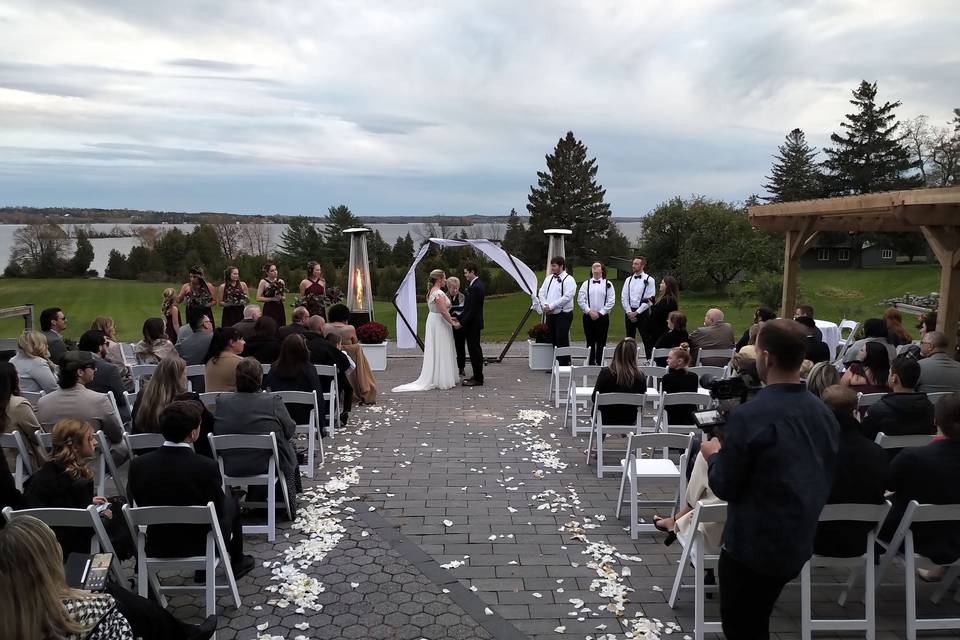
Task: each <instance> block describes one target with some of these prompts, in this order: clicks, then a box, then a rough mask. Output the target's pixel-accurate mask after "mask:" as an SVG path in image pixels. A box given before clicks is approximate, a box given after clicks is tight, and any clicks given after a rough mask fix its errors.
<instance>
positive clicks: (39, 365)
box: [10, 331, 57, 393]
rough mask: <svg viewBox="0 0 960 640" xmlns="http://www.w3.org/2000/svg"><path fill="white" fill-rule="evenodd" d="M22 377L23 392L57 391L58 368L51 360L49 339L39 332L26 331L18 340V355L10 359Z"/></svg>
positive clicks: (21, 386)
mask: <svg viewBox="0 0 960 640" xmlns="http://www.w3.org/2000/svg"><path fill="white" fill-rule="evenodd" d="M10 362H11V364H13V366H15V367H16V368H17V374H19V376H20V388H21V389H22V390H23V391H32V392H36V391H44V392H47V393H50V392H51V391H56V389H57V366H56V365H55V364H53V361H51V360H50V350H49V349H48V348H47V338H46V336H44V335H43V334H42V333H40V332H39V331H24V332H23V333H21V334H20V337H19V338H17V354H16V355H15V356H13V357H12V358H10Z"/></svg>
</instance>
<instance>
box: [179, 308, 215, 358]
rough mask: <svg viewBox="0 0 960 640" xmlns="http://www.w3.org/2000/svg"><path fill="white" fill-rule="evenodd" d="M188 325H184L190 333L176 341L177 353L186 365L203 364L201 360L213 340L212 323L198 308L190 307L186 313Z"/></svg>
mask: <svg viewBox="0 0 960 640" xmlns="http://www.w3.org/2000/svg"><path fill="white" fill-rule="evenodd" d="M187 319H188V320H189V324H187V325H184V326H185V327H187V328H189V329H190V332H189V333H187V334H186V335H184V336H182V337H180V339H178V340H177V345H176V349H177V353H179V354H180V357H181V358H183V359H184V360H185V361H186V363H187V364H188V365H193V364H203V359H204V358H205V357H206V356H207V351H208V350H209V349H210V341H211V340H213V322H211V320H210V318H209V317H208V316H207V315H206V314H204V313H203V310H202V309H200V308H199V307H190V309H189V310H188V311H187Z"/></svg>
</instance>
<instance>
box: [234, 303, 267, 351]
mask: <svg viewBox="0 0 960 640" xmlns="http://www.w3.org/2000/svg"><path fill="white" fill-rule="evenodd" d="M262 315H263V311H261V310H260V305H258V304H248V305H247V306H245V307H244V308H243V320H241V321H240V322H238V323H237V324H235V325H233V328H234V329H236V330H237V331H239V332H240V335H242V336H243V339H244V340H246V341H247V342H249V341H250V338H252V337H253V332H254V325H255V324H256V323H257V320H259V319H260V316H262Z"/></svg>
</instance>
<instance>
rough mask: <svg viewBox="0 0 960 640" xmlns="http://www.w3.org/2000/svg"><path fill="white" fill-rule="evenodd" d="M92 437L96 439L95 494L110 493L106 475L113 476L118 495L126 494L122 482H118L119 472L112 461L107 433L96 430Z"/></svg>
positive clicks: (103, 494)
mask: <svg viewBox="0 0 960 640" xmlns="http://www.w3.org/2000/svg"><path fill="white" fill-rule="evenodd" d="M93 436H94V438H96V440H97V449H98V451H97V462H96V469H97V470H96V474H97V478H96V482H97V486H96V490H97V495H99V496H105V495H112V494H108V493H107V490H106V489H107V477H108V476H109V477H110V478H113V484H114V486H115V487H116V488H117V494H118V495H121V496H122V495H126V493H125V492H124V490H123V483H121V482H120V472H119V471H118V469H117V464H116V463H115V462H114V461H113V456H112V455H110V440H109V439H108V438H107V434H105V433H104V432H103V430H102V429H101V430H98V431H97V432H96V433H94V434H93Z"/></svg>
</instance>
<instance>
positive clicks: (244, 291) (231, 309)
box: [218, 267, 250, 327]
mask: <svg viewBox="0 0 960 640" xmlns="http://www.w3.org/2000/svg"><path fill="white" fill-rule="evenodd" d="M219 293H220V297H219V298H218V299H219V301H220V306H222V307H223V317H222V318H221V320H220V326H221V327H232V326H233V325H235V324H237V323H238V322H240V321H241V320H243V308H244V307H245V306H247V304H248V303H249V302H250V290H249V288H248V287H247V283H246V282H242V281H241V280H240V270H239V269H237V268H236V267H227V269H226V270H225V271H224V272H223V284H221V285H220V289H219Z"/></svg>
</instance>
